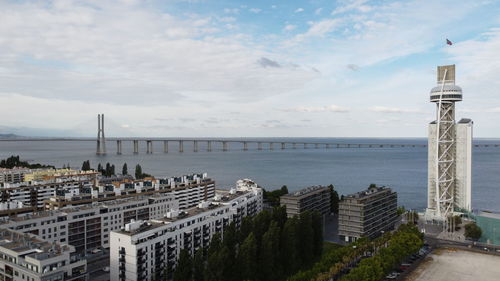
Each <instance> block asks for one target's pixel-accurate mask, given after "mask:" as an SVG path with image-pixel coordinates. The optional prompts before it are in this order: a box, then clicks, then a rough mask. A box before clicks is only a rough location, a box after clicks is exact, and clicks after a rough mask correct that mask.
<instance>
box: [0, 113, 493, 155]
mask: <svg viewBox="0 0 500 281" xmlns="http://www.w3.org/2000/svg"><path fill="white" fill-rule="evenodd" d="M14 141H15V142H60V141H64V142H67V141H75V142H81V141H85V142H86V141H89V142H96V154H98V155H105V154H107V153H108V152H111V151H108V150H107V149H106V144H111V143H114V145H113V148H114V149H113V150H114V152H111V153H116V154H122V153H123V144H124V143H129V144H131V148H132V152H133V153H134V154H138V153H139V152H140V149H139V148H140V146H143V145H144V144H145V145H146V153H147V154H151V153H153V152H163V153H169V152H171V151H172V144H174V149H175V150H177V151H178V152H180V153H182V152H184V151H185V150H184V147H185V144H189V148H190V149H192V151H193V152H199V151H202V149H203V151H207V152H211V151H215V150H217V151H220V150H222V151H230V150H231V149H233V150H234V149H238V150H243V151H248V150H285V149H334V148H425V147H427V144H423V143H413V144H412V143H345V142H341V143H340V142H336V143H330V142H314V141H306V142H302V141H295V140H293V141H286V140H280V141H276V140H265V139H252V140H249V139H243V138H242V139H239V138H234V139H231V138H161V137H108V138H106V137H105V135H104V114H99V115H98V136H97V139H95V138H73V137H55V138H54V137H47V138H42V137H39V138H12V139H0V142H14ZM158 145H159V146H158ZM473 146H474V147H500V144H474V145H473Z"/></svg>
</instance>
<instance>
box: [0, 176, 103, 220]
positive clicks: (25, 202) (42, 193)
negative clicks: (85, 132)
mask: <svg viewBox="0 0 500 281" xmlns="http://www.w3.org/2000/svg"><path fill="white" fill-rule="evenodd" d="M92 177H93V176H92V175H83V176H81V177H70V178H62V177H61V178H52V179H49V180H44V181H33V182H21V183H0V200H1V201H2V202H3V203H9V207H8V208H3V210H0V217H5V216H12V215H17V214H23V213H32V212H34V211H37V210H41V209H43V208H44V204H45V201H46V200H49V199H50V198H52V197H54V196H57V195H58V194H65V193H75V192H78V191H79V190H81V189H89V190H90V189H92V186H94V184H95V182H94V180H93V179H92ZM11 202H14V203H16V205H17V208H13V206H12V205H13V204H10V203H11ZM14 207H15V206H14Z"/></svg>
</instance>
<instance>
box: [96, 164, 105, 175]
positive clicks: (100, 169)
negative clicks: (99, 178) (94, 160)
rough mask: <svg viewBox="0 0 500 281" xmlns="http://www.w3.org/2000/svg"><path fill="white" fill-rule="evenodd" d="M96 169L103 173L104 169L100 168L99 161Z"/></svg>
mask: <svg viewBox="0 0 500 281" xmlns="http://www.w3.org/2000/svg"><path fill="white" fill-rule="evenodd" d="M97 171H98V172H100V173H101V174H102V173H103V171H104V170H103V169H102V165H101V163H99V164H98V165H97Z"/></svg>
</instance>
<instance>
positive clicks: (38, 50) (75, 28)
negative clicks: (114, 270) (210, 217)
mask: <svg viewBox="0 0 500 281" xmlns="http://www.w3.org/2000/svg"><path fill="white" fill-rule="evenodd" d="M236 10H237V9H232V10H231V11H229V12H231V13H234V12H235V11H236ZM226 27H227V26H226ZM231 27H234V25H231ZM214 28H215V29H214ZM216 30H217V26H216V23H214V21H213V19H211V18H209V17H199V16H192V17H190V18H188V19H184V18H177V17H175V16H173V15H170V14H164V13H159V12H158V11H156V10H154V9H150V8H147V6H145V7H135V6H133V7H129V6H119V5H115V4H110V3H108V2H105V1H103V2H101V1H99V2H95V4H94V5H93V6H89V5H85V4H81V3H80V2H66V3H65V4H64V5H63V6H62V7H59V6H57V7H54V6H50V5H45V4H41V3H38V2H36V3H29V2H28V3H24V2H23V3H21V4H15V3H10V2H9V3H3V4H0V61H3V62H2V64H1V67H2V70H0V71H2V74H1V75H0V92H1V91H2V90H3V91H10V92H15V93H19V94H22V95H32V96H36V97H45V98H64V99H72V100H91V101H92V100H95V101H113V102H114V103H122V104H151V103H158V102H168V103H169V104H171V105H174V104H176V103H178V102H180V101H183V102H187V101H188V100H197V101H200V100H212V99H213V98H214V97H217V100H219V101H224V100H225V101H238V100H241V99H243V100H245V99H247V100H248V99H258V98H259V97H260V98H266V97H269V96H271V95H276V94H281V93H285V92H287V91H290V90H294V89H297V88H301V87H302V86H303V84H304V83H305V82H307V81H310V80H311V79H314V78H315V77H316V74H315V73H313V72H312V71H306V70H304V69H290V68H276V69H270V68H268V69H263V68H261V67H258V66H257V65H256V64H255V61H257V60H258V59H259V58H261V57H268V56H273V55H270V54H269V53H268V52H264V51H261V50H259V48H255V47H247V46H246V45H245V42H244V41H243V40H241V39H238V38H236V37H233V36H222V35H218V34H217V31H216ZM214 32H215V34H214ZM3 38H9V39H8V40H6V39H3ZM6 56H9V57H10V58H9V59H7V58H6ZM12 77H16V78H15V79H13V78H12ZM193 77H196V83H193ZM68 93H71V94H70V95H68Z"/></svg>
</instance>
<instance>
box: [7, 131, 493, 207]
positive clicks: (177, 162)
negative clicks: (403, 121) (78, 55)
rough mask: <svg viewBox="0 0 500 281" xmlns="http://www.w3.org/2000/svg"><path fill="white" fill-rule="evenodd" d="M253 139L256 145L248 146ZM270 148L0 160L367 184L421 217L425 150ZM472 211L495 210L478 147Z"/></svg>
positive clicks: (75, 146) (74, 146)
mask: <svg viewBox="0 0 500 281" xmlns="http://www.w3.org/2000/svg"><path fill="white" fill-rule="evenodd" d="M246 140H255V139H246ZM259 140H262V141H266V142H271V141H273V142H280V141H290V142H293V141H295V142H325V143H327V142H328V143H408V144H425V143H426V139H424V138H416V139H381V138H377V139H370V138H314V139H306V138H286V139H278V138H269V139H259ZM474 142H475V143H477V144H486V143H500V140H492V139H479V140H477V139H476V140H474ZM268 147H269V146H268V144H264V150H262V151H258V150H257V147H256V144H251V145H249V151H243V150H242V145H241V144H230V151H227V152H223V151H222V147H221V145H220V144H213V145H212V149H213V151H212V152H207V151H206V143H202V142H200V143H199V152H196V153H194V152H193V148H192V144H191V143H189V142H186V143H185V144H184V151H185V152H184V153H179V152H178V147H177V145H176V143H173V142H171V143H170V146H169V149H170V152H169V153H167V154H165V153H163V152H162V151H163V143H160V142H158V143H154V153H153V154H146V151H145V150H146V144H145V142H141V143H140V153H139V154H137V155H134V154H133V153H132V152H133V149H132V143H131V142H124V143H123V154H122V155H116V153H115V152H116V146H115V143H114V142H108V144H107V150H108V154H107V155H106V156H97V155H95V149H96V143H95V142H93V141H59V142H45V141H44V142H23V141H16V142H0V158H2V159H4V158H6V157H8V156H10V155H20V156H21V158H22V159H25V160H29V161H32V162H37V163H43V164H51V165H55V166H58V167H61V166H63V165H65V164H70V165H71V167H74V168H80V167H81V165H82V162H83V161H84V160H90V161H91V165H92V167H93V168H96V167H97V164H98V163H102V164H103V165H104V164H105V163H106V162H110V163H112V164H114V165H115V166H116V171H117V172H119V171H121V167H122V165H123V163H127V165H128V167H129V173H133V171H134V167H135V165H136V164H141V166H142V168H143V171H144V172H146V173H149V174H152V175H155V176H162V177H163V176H168V177H170V176H179V175H184V174H189V173H202V172H207V173H208V174H209V176H210V177H212V178H213V179H215V181H216V184H217V186H218V187H219V188H228V187H230V186H232V185H234V182H235V181H236V180H238V179H240V178H250V179H253V180H254V181H256V182H257V183H258V184H259V185H261V186H263V187H264V188H266V189H276V188H279V187H281V186H282V185H287V186H288V188H289V190H290V191H293V190H297V189H300V188H303V187H307V186H310V185H328V184H333V185H334V186H335V187H336V189H337V190H338V191H339V193H340V194H349V193H353V192H356V191H359V190H362V189H365V188H366V187H367V186H368V185H369V184H370V183H376V184H377V185H385V186H388V187H391V188H393V189H394V190H395V191H397V192H398V201H399V202H398V203H399V204H400V205H404V206H405V207H407V208H412V209H419V210H422V209H424V208H425V206H426V195H427V148H413V147H405V148H331V149H325V148H320V149H314V148H313V146H310V147H309V148H308V149H302V148H300V149H291V148H287V149H285V150H281V149H280V145H279V143H276V144H275V145H274V150H272V151H270V150H269V148H268ZM472 182H473V187H472V196H473V199H472V201H473V208H478V209H487V210H494V211H500V204H499V201H500V147H496V148H495V147H481V148H474V150H473V180H472Z"/></svg>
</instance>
